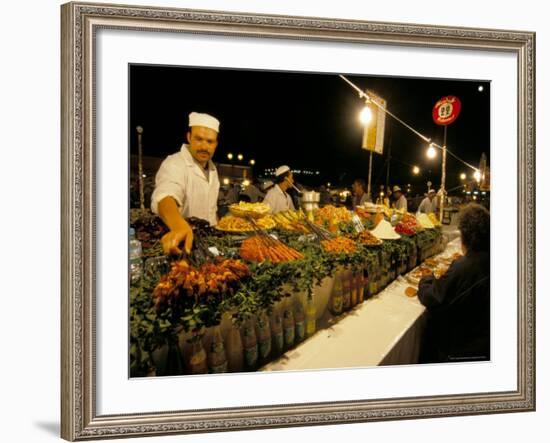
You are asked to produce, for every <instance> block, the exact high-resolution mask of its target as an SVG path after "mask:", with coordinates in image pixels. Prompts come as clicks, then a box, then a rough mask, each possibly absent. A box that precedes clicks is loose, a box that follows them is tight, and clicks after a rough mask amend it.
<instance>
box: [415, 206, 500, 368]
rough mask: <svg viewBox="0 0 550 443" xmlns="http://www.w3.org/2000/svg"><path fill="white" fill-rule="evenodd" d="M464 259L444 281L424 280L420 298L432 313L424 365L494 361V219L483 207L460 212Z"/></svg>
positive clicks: (446, 275)
mask: <svg viewBox="0 0 550 443" xmlns="http://www.w3.org/2000/svg"><path fill="white" fill-rule="evenodd" d="M458 230H459V231H460V236H461V240H462V251H463V253H464V256H463V257H461V258H459V259H457V260H455V261H454V262H453V263H452V264H451V266H450V267H449V270H448V271H447V272H446V273H445V274H444V275H442V276H441V277H440V278H439V279H436V278H435V277H434V276H431V275H430V276H428V277H424V278H423V279H422V280H421V281H420V284H419V288H418V298H419V299H420V301H421V302H422V304H423V305H424V306H425V307H426V308H427V310H428V319H427V325H426V330H425V334H424V338H423V342H422V347H421V355H420V362H421V363H436V362H460V361H481V360H489V359H490V337H489V331H490V309H489V308H490V260H489V247H490V216H489V211H488V210H487V209H485V208H484V207H483V206H480V205H477V204H469V205H467V206H466V207H465V208H464V209H463V210H462V211H461V213H460V216H459V222H458Z"/></svg>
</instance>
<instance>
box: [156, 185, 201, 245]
mask: <svg viewBox="0 0 550 443" xmlns="http://www.w3.org/2000/svg"><path fill="white" fill-rule="evenodd" d="M159 215H160V218H162V221H164V223H165V224H166V226H168V228H169V229H170V232H168V234H165V235H164V236H163V237H162V238H161V239H160V241H161V243H162V249H164V253H165V254H181V253H182V251H181V249H180V245H181V243H182V242H185V252H187V253H188V254H189V253H190V252H191V248H192V247H193V229H192V228H191V226H189V223H187V222H186V221H185V219H184V218H183V217H182V216H181V214H180V212H179V209H178V205H177V203H176V201H175V200H174V199H173V198H172V197H170V196H168V197H164V198H163V199H162V200H161V201H160V202H159Z"/></svg>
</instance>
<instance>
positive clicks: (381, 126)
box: [361, 90, 386, 154]
mask: <svg viewBox="0 0 550 443" xmlns="http://www.w3.org/2000/svg"><path fill="white" fill-rule="evenodd" d="M366 92H367V94H368V95H369V97H370V98H371V100H372V101H374V102H376V103H378V104H379V105H380V106H381V107H382V109H386V100H384V99H383V98H382V97H379V96H378V95H376V94H375V93H373V92H372V91H369V90H367V91H366ZM369 107H370V110H371V112H372V118H371V121H370V123H369V124H367V125H365V127H364V129H363V141H362V144H361V147H362V148H363V149H366V150H367V151H373V152H376V153H377V154H383V153H384V130H385V127H386V113H385V112H384V111H382V110H381V109H380V108H379V107H378V106H376V105H375V104H373V103H371V104H370V105H369Z"/></svg>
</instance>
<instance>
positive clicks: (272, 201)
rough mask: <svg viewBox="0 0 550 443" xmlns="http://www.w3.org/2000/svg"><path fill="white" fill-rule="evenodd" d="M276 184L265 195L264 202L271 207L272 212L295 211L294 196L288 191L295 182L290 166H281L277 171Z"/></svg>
mask: <svg viewBox="0 0 550 443" xmlns="http://www.w3.org/2000/svg"><path fill="white" fill-rule="evenodd" d="M274 181H275V186H273V187H272V188H271V189H269V191H267V194H266V195H265V197H264V203H267V204H268V205H269V206H270V207H271V213H272V214H276V213H278V212H283V211H289V210H292V211H294V209H295V208H294V203H292V198H291V197H290V195H289V194H288V193H287V192H286V191H287V190H288V189H289V188H291V187H292V185H293V184H294V177H293V176H292V171H291V170H290V168H289V167H288V166H286V165H285V166H280V167H278V168H277V170H276V171H275V180H274Z"/></svg>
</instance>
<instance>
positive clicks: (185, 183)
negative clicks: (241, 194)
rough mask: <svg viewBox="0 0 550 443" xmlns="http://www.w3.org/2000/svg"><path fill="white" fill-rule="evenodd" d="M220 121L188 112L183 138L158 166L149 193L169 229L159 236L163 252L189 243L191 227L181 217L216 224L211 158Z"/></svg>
mask: <svg viewBox="0 0 550 443" xmlns="http://www.w3.org/2000/svg"><path fill="white" fill-rule="evenodd" d="M219 129H220V122H219V121H218V120H217V119H216V118H214V117H212V116H211V115H208V114H200V113H197V112H192V113H191V114H189V129H188V131H187V141H188V143H189V144H185V143H184V144H183V145H182V147H181V149H180V151H179V152H178V153H176V154H172V155H169V156H168V157H166V159H165V160H164V161H163V162H162V164H161V165H160V168H159V170H158V172H157V175H156V178H155V190H154V191H153V194H152V196H151V209H152V211H153V212H154V213H155V214H158V215H159V216H160V217H161V218H162V220H163V221H164V223H166V225H167V226H168V228H170V232H168V233H167V234H166V235H164V236H163V237H162V240H161V241H162V247H163V249H164V252H165V253H173V254H179V253H181V250H180V248H179V246H180V244H181V243H182V242H184V243H185V250H186V251H187V252H190V251H191V247H192V246H193V230H192V229H191V226H190V225H189V223H187V221H186V220H185V218H188V217H197V218H201V219H204V220H207V221H208V222H210V224H211V225H215V224H216V223H217V216H216V212H217V201H218V192H219V190H220V182H219V179H218V171H217V170H216V167H215V166H214V163H212V160H211V159H212V157H213V155H214V153H215V152H216V147H217V145H218V133H219Z"/></svg>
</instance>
